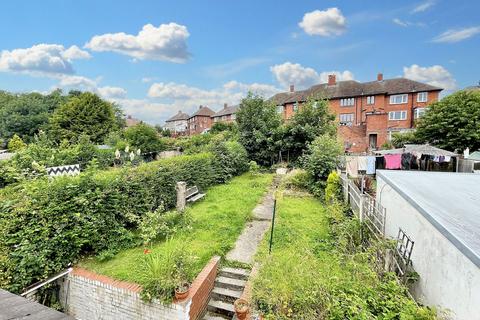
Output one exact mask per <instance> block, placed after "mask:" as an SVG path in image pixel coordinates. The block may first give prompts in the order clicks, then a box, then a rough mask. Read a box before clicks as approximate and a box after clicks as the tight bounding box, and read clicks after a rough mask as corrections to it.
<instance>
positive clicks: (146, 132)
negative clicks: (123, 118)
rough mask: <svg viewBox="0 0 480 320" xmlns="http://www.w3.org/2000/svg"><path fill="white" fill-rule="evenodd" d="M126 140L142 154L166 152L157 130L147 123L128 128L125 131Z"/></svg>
mask: <svg viewBox="0 0 480 320" xmlns="http://www.w3.org/2000/svg"><path fill="white" fill-rule="evenodd" d="M125 138H126V140H127V142H128V144H129V145H130V146H131V147H133V149H140V150H141V152H142V153H147V152H160V151H163V150H165V146H164V145H163V143H162V141H161V140H160V137H159V136H158V134H157V130H155V128H154V127H151V126H149V125H147V124H145V123H140V124H137V125H136V126H133V127H130V128H127V129H126V130H125Z"/></svg>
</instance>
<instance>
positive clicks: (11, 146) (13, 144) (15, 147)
mask: <svg viewBox="0 0 480 320" xmlns="http://www.w3.org/2000/svg"><path fill="white" fill-rule="evenodd" d="M26 146H27V145H26V144H25V142H23V140H22V138H20V137H19V136H18V135H16V134H15V135H14V136H13V138H12V139H10V141H8V150H10V151H12V152H15V151H19V150H22V149H24V148H25V147H26Z"/></svg>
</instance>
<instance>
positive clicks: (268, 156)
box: [237, 93, 281, 165]
mask: <svg viewBox="0 0 480 320" xmlns="http://www.w3.org/2000/svg"><path fill="white" fill-rule="evenodd" d="M280 123H281V119H280V115H279V114H278V113H277V111H276V108H275V105H274V104H273V103H270V102H267V101H265V100H264V99H263V98H262V97H260V96H257V95H253V94H252V93H249V94H248V95H247V97H245V98H244V99H243V100H242V102H241V103H240V108H239V111H238V113H237V124H238V131H239V142H240V143H241V144H242V145H243V146H244V147H245V149H246V150H247V152H248V156H249V158H250V160H254V161H256V162H257V163H259V164H261V165H270V164H271V163H272V162H273V159H274V157H275V155H276V152H275V140H274V136H275V132H276V131H277V130H278V127H279V126H280Z"/></svg>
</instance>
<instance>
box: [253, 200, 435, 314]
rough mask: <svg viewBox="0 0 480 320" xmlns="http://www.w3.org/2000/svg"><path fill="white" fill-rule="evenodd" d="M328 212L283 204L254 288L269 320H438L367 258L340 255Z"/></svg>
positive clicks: (308, 203) (305, 203) (312, 204)
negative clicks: (378, 274)
mask: <svg viewBox="0 0 480 320" xmlns="http://www.w3.org/2000/svg"><path fill="white" fill-rule="evenodd" d="M327 210H330V208H328V209H327V208H326V207H325V206H324V205H323V204H322V203H320V202H319V201H318V200H317V199H315V198H313V197H294V196H283V197H282V196H280V197H279V199H278V200H277V215H276V222H275V229H274V242H273V248H272V254H270V255H269V253H268V240H269V237H266V238H265V239H264V241H263V243H262V245H261V247H260V250H259V252H258V253H257V256H256V261H257V262H258V263H259V264H260V270H259V273H258V275H257V277H256V278H255V280H254V285H253V304H254V307H255V308H256V309H257V310H259V311H260V312H261V313H262V314H264V316H265V319H433V318H434V316H433V315H432V313H431V311H430V310H428V309H426V308H421V307H418V306H417V305H416V304H415V303H414V301H413V300H410V299H409V298H408V297H407V295H406V294H405V288H404V287H402V286H400V285H398V284H397V282H396V281H395V279H394V278H393V277H392V276H387V277H385V278H383V279H380V278H379V277H378V276H377V274H376V273H375V272H374V270H373V268H372V267H371V265H370V262H369V260H368V258H367V257H368V256H367V255H366V254H365V253H364V252H360V253H355V254H348V253H345V252H344V251H342V250H340V249H339V247H340V246H339V243H340V241H341V239H340V240H339V239H336V238H335V237H337V236H334V235H333V234H332V233H331V232H330V231H331V225H330V222H329V219H328V218H327V216H328V214H327ZM347 220H348V221H353V220H351V219H347ZM347 234H348V233H347Z"/></svg>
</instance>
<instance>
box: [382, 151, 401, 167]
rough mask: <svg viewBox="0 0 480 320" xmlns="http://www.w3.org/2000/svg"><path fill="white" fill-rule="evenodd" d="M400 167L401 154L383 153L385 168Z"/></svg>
mask: <svg viewBox="0 0 480 320" xmlns="http://www.w3.org/2000/svg"><path fill="white" fill-rule="evenodd" d="M401 167H402V155H401V154H386V155H385V168H386V169H400V168H401Z"/></svg>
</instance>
